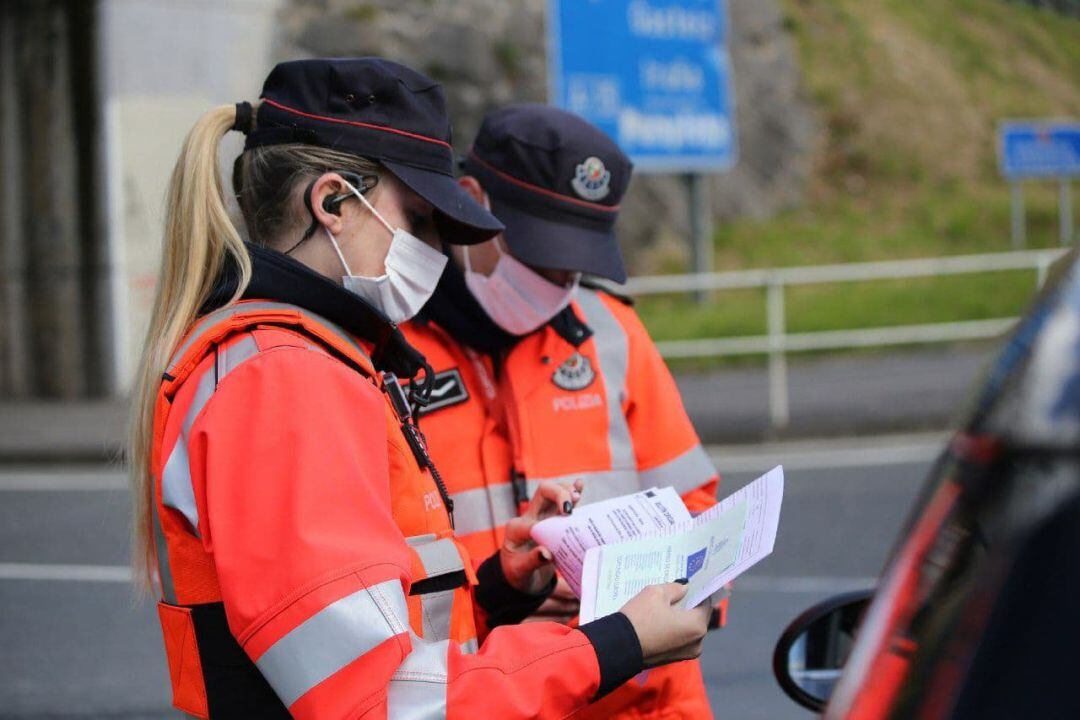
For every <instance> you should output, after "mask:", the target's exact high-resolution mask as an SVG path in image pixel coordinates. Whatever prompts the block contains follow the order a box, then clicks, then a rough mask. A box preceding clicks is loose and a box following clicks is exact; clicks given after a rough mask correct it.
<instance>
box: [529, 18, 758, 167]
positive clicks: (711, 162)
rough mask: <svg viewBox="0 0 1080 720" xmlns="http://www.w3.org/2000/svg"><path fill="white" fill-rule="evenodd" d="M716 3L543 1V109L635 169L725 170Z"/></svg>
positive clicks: (731, 114) (729, 161)
mask: <svg viewBox="0 0 1080 720" xmlns="http://www.w3.org/2000/svg"><path fill="white" fill-rule="evenodd" d="M729 30H730V28H729V26H728V20H727V11H726V3H725V2H724V0H548V82H549V88H550V99H551V102H552V104H553V105H556V106H558V107H561V108H564V109H566V110H569V111H571V112H574V113H577V114H578V115H581V116H582V117H584V118H585V119H586V120H588V121H589V122H591V123H593V124H594V125H596V126H598V127H600V128H601V129H602V130H604V131H605V132H606V133H608V135H610V136H611V137H612V138H613V139H614V140H615V142H617V143H618V144H619V146H620V147H621V148H622V149H623V151H624V152H626V154H627V155H629V156H630V158H631V159H632V160H633V161H634V165H635V166H636V168H637V169H638V170H645V171H653V172H684V171H703V170H726V169H728V168H730V167H731V166H732V165H734V164H735V160H736V156H737V144H736V137H735V93H734V90H733V84H732V73H731V61H730V57H729V55H728V48H727V38H728V34H729Z"/></svg>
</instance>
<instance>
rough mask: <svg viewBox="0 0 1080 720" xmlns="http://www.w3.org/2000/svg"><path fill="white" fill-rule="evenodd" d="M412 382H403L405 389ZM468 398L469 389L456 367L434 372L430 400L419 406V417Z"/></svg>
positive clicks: (458, 403) (457, 403)
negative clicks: (423, 405) (424, 405)
mask: <svg viewBox="0 0 1080 720" xmlns="http://www.w3.org/2000/svg"><path fill="white" fill-rule="evenodd" d="M411 384H412V383H409V382H406V383H403V385H404V387H405V389H406V390H408V389H409V386H410V385H411ZM468 399H469V391H468V390H467V389H466V388H465V381H464V380H463V379H462V377H461V372H460V371H459V370H458V369H457V368H450V369H449V370H443V371H442V372H439V373H435V382H434V384H432V386H431V402H429V403H428V404H427V406H426V407H422V408H420V415H421V417H422V416H424V415H429V414H430V413H433V412H435V411H436V410H442V409H443V408H448V407H451V406H453V405H460V404H461V403H463V402H465V401H466V400H468Z"/></svg>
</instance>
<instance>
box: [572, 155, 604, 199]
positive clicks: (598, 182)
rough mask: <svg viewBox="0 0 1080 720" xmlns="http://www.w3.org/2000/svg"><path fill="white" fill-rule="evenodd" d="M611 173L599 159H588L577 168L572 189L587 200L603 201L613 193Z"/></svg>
mask: <svg viewBox="0 0 1080 720" xmlns="http://www.w3.org/2000/svg"><path fill="white" fill-rule="evenodd" d="M610 184H611V171H610V170H608V169H607V168H605V167H604V162H603V160H601V159H600V158H598V157H591V158H587V159H586V160H585V161H584V162H583V163H581V164H580V165H578V166H577V169H576V170H575V171H574V179H573V180H571V181H570V185H571V187H573V188H574V192H576V193H577V194H578V195H580V196H581V197H583V198H585V199H586V200H603V199H604V198H605V197H607V194H608V193H609V192H611V188H610V187H609V185H610Z"/></svg>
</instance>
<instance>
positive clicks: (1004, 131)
mask: <svg viewBox="0 0 1080 720" xmlns="http://www.w3.org/2000/svg"><path fill="white" fill-rule="evenodd" d="M998 161H999V163H1000V166H1001V174H1002V175H1004V176H1005V177H1007V178H1009V179H1010V180H1023V179H1025V178H1069V177H1077V176H1080V123H1078V122H1070V121H1060V122H1053V121H1046V122H1007V123H1002V125H1001V127H1000V129H999V145H998Z"/></svg>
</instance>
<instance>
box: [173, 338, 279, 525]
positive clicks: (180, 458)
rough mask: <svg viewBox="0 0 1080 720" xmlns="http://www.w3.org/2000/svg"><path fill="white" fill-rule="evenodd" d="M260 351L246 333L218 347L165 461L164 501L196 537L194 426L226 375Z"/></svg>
mask: <svg viewBox="0 0 1080 720" xmlns="http://www.w3.org/2000/svg"><path fill="white" fill-rule="evenodd" d="M258 354H259V346H258V345H257V344H256V343H255V339H254V338H252V337H251V336H250V335H245V336H244V337H242V338H240V339H239V340H237V341H236V342H233V343H229V344H227V345H223V346H221V347H219V348H218V351H217V358H216V359H215V366H214V367H213V368H210V369H208V370H207V371H206V372H204V373H203V375H202V377H200V378H199V381H198V382H199V384H198V386H197V387H196V388H195V397H193V398H192V399H191V405H190V407H188V411H187V414H185V415H184V422H183V424H182V426H181V428H180V435H179V436H178V437H177V438H176V444H175V445H174V446H173V449H172V452H171V453H169V459H168V460H166V461H165V468H164V469H163V470H162V472H161V503H162V504H163V505H164V506H165V507H170V508H172V509H174V510H177V511H179V512H180V513H181V514H182V515H183V516H184V517H185V518H187V521H188V522H189V523H190V524H191V529H192V531H194V533H195V535H196V536H197V535H198V534H199V510H198V507H197V506H196V505H195V489H194V487H193V486H192V483H191V469H190V465H189V462H188V438H189V437H190V436H191V426H192V425H194V424H195V420H197V419H198V417H199V414H200V413H202V411H203V408H205V407H206V403H208V402H210V397H211V396H212V395H213V394H214V391H215V390H216V389H217V386H218V384H219V383H220V382H221V381H222V380H223V379H224V378H225V376H226V375H228V374H229V373H230V372H232V371H233V370H235V369H236V368H237V367H239V366H240V364H241V363H243V362H244V361H245V360H249V359H251V358H253V357H255V356H256V355H258Z"/></svg>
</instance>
